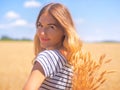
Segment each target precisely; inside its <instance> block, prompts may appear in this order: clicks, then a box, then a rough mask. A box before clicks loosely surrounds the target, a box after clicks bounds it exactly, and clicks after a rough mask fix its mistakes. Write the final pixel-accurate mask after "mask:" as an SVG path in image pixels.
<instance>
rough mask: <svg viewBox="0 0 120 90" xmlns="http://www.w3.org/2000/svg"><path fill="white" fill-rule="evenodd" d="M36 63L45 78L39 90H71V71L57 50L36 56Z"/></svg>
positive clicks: (46, 51)
mask: <svg viewBox="0 0 120 90" xmlns="http://www.w3.org/2000/svg"><path fill="white" fill-rule="evenodd" d="M36 61H37V62H39V63H40V64H41V66H42V68H43V70H44V73H45V77H46V79H45V80H44V82H43V83H42V85H41V86H40V89H39V90H71V78H72V69H71V68H70V65H69V64H68V62H67V60H66V59H65V57H64V56H63V55H62V54H61V53H60V52H59V51H58V50H45V51H43V52H41V53H39V54H38V56H37V57H36Z"/></svg>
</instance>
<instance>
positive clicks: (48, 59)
mask: <svg viewBox="0 0 120 90" xmlns="http://www.w3.org/2000/svg"><path fill="white" fill-rule="evenodd" d="M35 61H38V62H39V63H40V65H41V66H42V68H43V71H44V73H45V76H46V77H52V76H54V75H55V74H56V73H58V72H59V71H60V70H61V68H63V66H64V65H65V64H66V60H65V58H64V57H63V56H62V55H61V54H60V53H59V52H58V51H55V50H45V51H43V52H41V53H39V54H38V56H37V57H36V59H35Z"/></svg>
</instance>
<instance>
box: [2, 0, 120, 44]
mask: <svg viewBox="0 0 120 90" xmlns="http://www.w3.org/2000/svg"><path fill="white" fill-rule="evenodd" d="M49 2H60V3H63V4H64V5H66V6H67V7H68V9H69V10H70V12H71V14H72V17H73V20H74V23H75V26H76V29H77V32H78V34H79V36H80V38H81V39H82V40H83V41H89V42H91V41H92V42H93V41H102V40H115V41H120V0H1V1H0V38H1V37H2V36H9V37H11V38H17V39H21V38H29V39H33V38H34V34H35V31H36V28H35V22H36V18H37V16H38V13H39V11H40V9H41V7H42V6H44V5H45V4H47V3H49Z"/></svg>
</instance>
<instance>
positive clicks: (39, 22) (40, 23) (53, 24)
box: [37, 22, 58, 27]
mask: <svg viewBox="0 0 120 90" xmlns="http://www.w3.org/2000/svg"><path fill="white" fill-rule="evenodd" d="M38 24H42V23H41V22H37V25H38ZM47 25H54V26H56V27H57V26H58V25H56V24H55V23H48V24H47Z"/></svg>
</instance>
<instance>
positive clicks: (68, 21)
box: [24, 3, 82, 90]
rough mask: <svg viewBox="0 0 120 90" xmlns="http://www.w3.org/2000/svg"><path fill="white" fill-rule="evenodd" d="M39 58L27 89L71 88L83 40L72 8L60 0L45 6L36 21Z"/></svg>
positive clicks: (36, 51)
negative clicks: (70, 10)
mask: <svg viewBox="0 0 120 90" xmlns="http://www.w3.org/2000/svg"><path fill="white" fill-rule="evenodd" d="M36 28H37V31H36V35H35V39H34V42H35V56H36V58H35V62H34V65H33V69H32V71H31V74H30V76H29V78H28V81H27V82H26V84H25V86H24V90H70V89H72V86H73V83H74V82H73V81H72V77H74V74H73V73H74V67H75V65H76V63H75V62H76V60H78V59H79V58H80V54H81V46H82V45H81V41H80V39H79V36H78V35H77V33H76V30H75V27H74V23H73V20H72V18H71V15H70V13H69V11H68V9H67V8H66V7H65V6H64V5H62V4H60V3H50V4H47V5H46V6H44V7H43V8H42V9H41V11H40V13H39V15H38V18H37V21H36Z"/></svg>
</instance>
